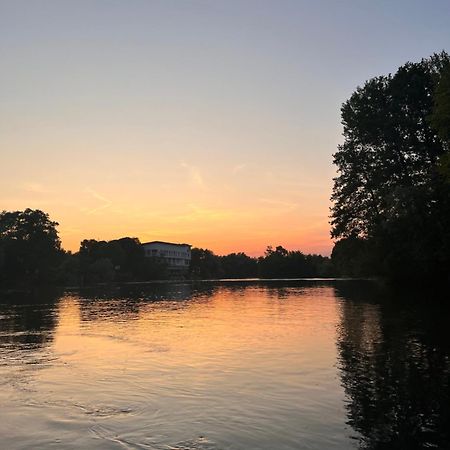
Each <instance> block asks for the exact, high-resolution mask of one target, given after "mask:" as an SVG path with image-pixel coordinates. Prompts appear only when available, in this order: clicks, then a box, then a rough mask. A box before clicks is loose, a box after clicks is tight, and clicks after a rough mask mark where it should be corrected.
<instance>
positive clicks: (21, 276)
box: [0, 209, 63, 284]
mask: <svg viewBox="0 0 450 450" xmlns="http://www.w3.org/2000/svg"><path fill="white" fill-rule="evenodd" d="M57 226H58V223H57V222H54V221H52V220H50V218H49V215H48V214H46V213H44V212H43V211H40V210H37V209H36V210H33V209H26V210H25V211H12V212H8V211H3V212H1V213H0V265H1V266H2V269H3V270H2V271H1V273H0V280H1V281H2V282H3V283H7V284H14V283H21V284H35V283H42V282H50V281H53V280H54V271H55V268H56V266H57V265H58V263H59V260H60V259H61V257H62V254H63V252H62V250H61V242H60V240H59V237H58V232H57V229H56V227H57Z"/></svg>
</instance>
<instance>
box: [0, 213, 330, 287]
mask: <svg viewBox="0 0 450 450" xmlns="http://www.w3.org/2000/svg"><path fill="white" fill-rule="evenodd" d="M57 226H58V223H57V222H54V221H52V220H51V219H50V217H49V215H48V214H46V213H45V212H43V211H40V210H32V209H26V210H25V211H3V212H1V213H0V286H32V285H38V284H57V285H62V286H79V285H94V284H98V283H110V282H119V283H120V282H133V281H150V280H163V279H167V278H169V277H170V273H169V270H168V267H167V265H166V263H165V260H164V259H163V258H157V257H146V256H145V253H144V249H143V247H142V245H141V243H140V241H139V239H137V238H131V237H124V238H121V239H115V240H111V241H98V240H95V239H85V240H83V241H82V242H81V244H80V248H79V250H78V251H77V252H75V253H71V252H66V251H64V250H63V249H62V247H61V241H60V239H59V236H58V231H57ZM332 274H333V271H332V265H331V262H330V259H329V258H327V257H324V256H321V255H305V254H303V253H302V252H300V251H288V250H286V249H284V248H283V247H281V246H278V247H276V248H275V249H274V248H272V247H270V246H269V247H267V250H266V252H265V254H264V256H261V257H259V258H253V257H250V256H248V255H246V254H245V253H242V252H240V253H231V254H229V255H225V256H219V255H216V254H214V253H213V252H212V251H211V250H208V249H201V248H193V249H192V250H191V264H190V267H189V270H188V272H187V273H186V274H185V277H186V278H188V279H217V278H252V277H258V278H259V277H260V278H293V277H328V276H332Z"/></svg>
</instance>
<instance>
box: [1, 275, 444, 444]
mask: <svg viewBox="0 0 450 450" xmlns="http://www.w3.org/2000/svg"><path fill="white" fill-rule="evenodd" d="M437 300H439V299H437ZM430 305H431V306H430ZM439 305H441V303H439V301H437V302H436V301H435V300H434V301H433V302H432V299H431V298H430V299H427V298H423V299H422V301H419V302H418V301H416V300H414V301H413V300H410V301H409V299H408V298H406V299H405V298H402V299H399V298H397V297H395V296H392V295H387V294H386V293H384V292H383V291H380V290H378V288H377V287H376V286H375V285H373V284H370V283H361V282H351V281H347V282H343V281H340V282H338V281H335V282H333V281H329V282H323V281H322V282H320V281H309V282H308V281H284V282H281V281H280V282H274V281H272V282H266V283H262V282H248V283H242V282H240V283H238V282H233V283H232V282H229V283H223V282H222V283H201V284H198V285H192V284H160V285H147V286H128V287H122V288H115V289H113V290H105V291H103V292H99V291H89V290H86V291H84V290H83V291H78V292H66V293H64V294H52V293H40V294H35V295H32V296H31V295H30V296H25V295H15V296H5V295H3V296H1V297H0V385H1V390H0V405H1V409H0V437H1V440H0V447H1V448H5V449H47V448H54V449H79V448H87V449H114V448H118V449H120V448H126V449H179V450H181V449H199V450H200V449H205V450H206V449H210V450H215V449H267V450H278V449H280V450H281V449H352V448H354V449H357V448H369V449H390V448H394V449H396V448H398V449H413V448H450V431H449V428H450V427H449V425H450V388H449V385H450V383H449V380H450V378H449V374H450V345H449V339H448V337H449V331H448V328H449V327H448V318H449V315H448V310H446V309H444V308H443V307H442V306H439Z"/></svg>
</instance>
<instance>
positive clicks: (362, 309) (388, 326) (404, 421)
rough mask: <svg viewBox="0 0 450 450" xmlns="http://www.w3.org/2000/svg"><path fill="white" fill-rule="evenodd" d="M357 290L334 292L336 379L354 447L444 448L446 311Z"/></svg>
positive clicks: (447, 432)
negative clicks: (338, 303)
mask: <svg viewBox="0 0 450 450" xmlns="http://www.w3.org/2000/svg"><path fill="white" fill-rule="evenodd" d="M364 286H365V288H364ZM361 287H363V289H354V285H350V284H347V285H345V284H342V285H338V287H337V288H336V294H337V296H339V297H341V298H342V299H343V301H342V303H341V308H342V310H341V314H342V318H341V326H340V329H339V333H338V340H337V345H338V351H339V359H340V372H341V379H342V384H343V386H344V389H345V392H346V395H347V398H348V404H347V411H348V423H349V424H350V425H351V426H352V428H353V429H354V430H355V431H356V432H357V433H359V435H360V436H359V437H358V439H359V440H360V447H361V448H367V449H419V448H439V449H442V448H448V447H447V446H448V443H449V442H450V427H449V425H450V382H449V381H450V379H449V374H450V349H449V329H448V323H447V322H448V320H447V318H448V308H445V307H443V306H441V305H439V303H438V302H436V300H435V299H432V298H429V299H428V300H429V301H427V302H424V298H421V299H416V298H413V297H412V296H408V298H403V296H402V295H399V294H397V295H393V294H390V295H388V294H386V293H385V292H382V291H380V290H377V289H374V290H372V289H371V288H369V289H367V285H362V286H361ZM405 297H406V296H405ZM444 309H445V310H444Z"/></svg>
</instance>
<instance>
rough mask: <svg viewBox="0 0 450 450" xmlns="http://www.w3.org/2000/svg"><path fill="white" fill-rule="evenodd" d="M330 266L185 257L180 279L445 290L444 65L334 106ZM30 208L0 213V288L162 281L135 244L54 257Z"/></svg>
mask: <svg viewBox="0 0 450 450" xmlns="http://www.w3.org/2000/svg"><path fill="white" fill-rule="evenodd" d="M341 115H342V125H343V130H344V131H343V136H344V142H343V144H342V145H340V146H339V147H338V150H337V152H336V153H335V154H334V155H333V158H334V160H333V162H334V164H335V166H336V168H337V176H336V178H334V186H333V192H332V196H331V200H332V202H333V206H332V208H331V217H330V219H331V220H330V224H331V236H332V238H333V239H334V240H335V245H334V248H333V250H332V253H331V257H325V256H322V255H315V254H312V255H309V254H304V253H302V252H301V251H298V250H297V251H288V250H286V249H285V248H283V247H282V246H277V247H275V248H273V247H271V246H269V247H267V249H266V252H265V253H264V255H263V256H261V257H259V258H253V257H250V256H248V255H246V254H245V253H242V252H239V253H231V254H229V255H223V256H219V255H215V254H214V253H213V252H212V251H211V250H208V249H202V248H193V249H192V259H191V265H190V268H189V271H188V272H187V274H186V276H185V277H184V278H185V279H188V280H203V279H224V278H225V279H226V278H228V279H246V278H260V279H274V278H278V279H290V278H340V277H350V278H377V279H382V280H388V281H390V282H391V283H401V282H405V281H406V282H408V283H411V280H413V281H415V282H422V283H427V282H428V281H429V280H433V282H437V283H438V284H441V285H450V56H449V55H448V53H446V52H445V51H442V52H441V53H437V54H434V55H432V56H430V57H429V58H427V59H422V60H421V61H420V62H417V63H411V62H408V63H406V64H404V65H403V66H401V67H400V68H399V69H398V70H397V72H396V73H395V74H393V75H392V74H389V75H382V76H379V77H375V78H373V79H371V80H368V81H366V83H365V84H364V85H363V86H362V87H358V88H357V89H356V90H355V92H354V93H353V94H352V95H351V97H350V99H349V100H347V101H346V102H345V103H344V104H343V105H342V108H341ZM57 226H58V223H57V222H54V221H52V220H51V219H50V217H49V215H48V214H47V213H45V212H43V211H41V210H38V209H35V210H33V209H26V210H24V211H10V212H8V211H3V212H1V213H0V289H14V288H21V289H27V288H29V287H30V286H36V285H46V284H48V285H59V286H74V285H77V286H89V285H99V284H108V283H128V282H145V281H152V280H162V279H168V278H169V273H168V270H167V267H166V266H165V264H164V261H162V260H161V259H157V258H148V257H146V256H145V254H144V250H143V248H142V246H141V243H140V241H139V239H137V238H134V237H124V238H121V239H116V240H111V241H97V240H93V239H90V240H83V241H82V242H81V244H80V249H79V251H78V252H76V253H71V252H67V251H65V250H63V249H62V247H61V241H60V239H59V236H58V231H57Z"/></svg>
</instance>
